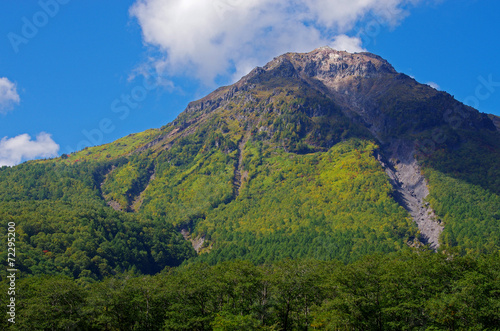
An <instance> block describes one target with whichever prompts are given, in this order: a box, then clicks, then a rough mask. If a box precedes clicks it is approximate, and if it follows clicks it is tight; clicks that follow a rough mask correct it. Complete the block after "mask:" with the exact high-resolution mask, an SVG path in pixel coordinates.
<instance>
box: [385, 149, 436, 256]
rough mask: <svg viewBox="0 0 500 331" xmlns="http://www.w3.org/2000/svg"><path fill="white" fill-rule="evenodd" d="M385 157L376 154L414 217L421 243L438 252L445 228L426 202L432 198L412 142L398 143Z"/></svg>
mask: <svg viewBox="0 0 500 331" xmlns="http://www.w3.org/2000/svg"><path fill="white" fill-rule="evenodd" d="M384 154H385V155H387V156H388V157H389V158H388V159H387V158H386V157H384V156H383V155H381V154H376V156H377V159H378V160H379V162H380V164H381V165H382V166H383V168H384V170H385V172H386V173H387V176H388V177H389V181H390V183H391V185H392V187H393V189H394V199H395V200H396V201H397V202H398V203H399V204H400V205H401V206H403V208H405V209H406V210H407V211H408V213H410V215H411V217H412V219H413V220H414V221H415V223H416V224H417V226H418V229H419V231H420V238H419V239H420V241H421V242H422V243H423V244H429V246H430V248H432V249H434V250H437V248H438V247H439V236H440V235H441V232H442V231H443V228H444V227H443V225H442V224H441V222H440V221H439V220H438V218H437V216H436V214H435V213H434V211H433V210H432V208H431V207H430V205H429V203H428V202H426V201H425V199H426V198H427V196H428V195H429V189H428V187H427V181H426V179H425V177H424V176H423V175H422V173H421V169H420V167H419V165H418V163H417V160H416V158H415V149H414V146H413V144H412V143H411V142H408V141H402V140H395V141H393V142H392V143H391V144H389V146H387V147H386V148H385V151H384Z"/></svg>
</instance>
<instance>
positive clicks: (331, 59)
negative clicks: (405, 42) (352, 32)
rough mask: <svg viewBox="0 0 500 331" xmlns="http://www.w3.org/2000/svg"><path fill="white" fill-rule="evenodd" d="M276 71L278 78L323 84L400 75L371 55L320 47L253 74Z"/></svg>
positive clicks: (290, 55) (286, 56)
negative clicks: (317, 81) (295, 77)
mask: <svg viewBox="0 0 500 331" xmlns="http://www.w3.org/2000/svg"><path fill="white" fill-rule="evenodd" d="M276 70H278V71H281V72H280V73H279V76H285V77H290V76H293V75H296V76H300V77H302V78H306V79H307V78H316V79H319V80H320V81H327V80H328V81H332V80H338V79H345V78H349V77H368V78H369V77H373V76H380V75H384V74H392V75H395V74H397V72H396V70H395V69H394V68H393V67H392V65H390V64H389V62H387V61H386V60H384V59H383V58H381V57H380V56H377V55H374V54H371V53H348V52H345V51H337V50H334V49H332V48H330V47H328V46H323V47H320V48H317V49H315V50H313V51H311V52H309V53H286V54H283V55H281V56H278V57H276V58H274V59H273V60H272V61H270V62H269V63H267V64H266V65H265V66H264V67H262V68H256V69H255V70H254V71H253V72H252V73H253V75H255V74H256V73H262V72H265V71H267V72H269V71H276ZM253 75H251V76H253ZM275 75H276V74H275ZM326 85H327V86H328V85H329V84H326Z"/></svg>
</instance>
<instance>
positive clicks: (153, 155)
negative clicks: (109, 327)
mask: <svg viewBox="0 0 500 331" xmlns="http://www.w3.org/2000/svg"><path fill="white" fill-rule="evenodd" d="M492 119H493V120H495V118H493V117H491V118H490V117H488V116H487V115H485V114H482V113H479V112H478V111H477V110H475V109H472V108H470V107H467V106H465V105H463V104H461V103H460V102H458V101H457V100H455V99H454V98H453V97H452V96H450V95H449V94H447V93H445V92H439V91H437V90H435V89H433V88H431V87H430V86H427V85H422V84H419V83H418V82H416V81H415V80H414V79H412V78H410V77H408V76H406V75H404V74H401V73H398V72H396V71H395V70H394V68H393V67H392V66H391V65H390V64H389V63H388V62H387V61H385V60H383V59H382V58H380V57H378V56H376V55H373V54H369V53H360V54H349V53H346V52H338V51H334V50H332V49H329V48H320V49H317V50H315V51H313V52H310V53H306V54H297V53H288V54H285V55H282V56H280V57H277V58H275V59H274V60H273V61H271V62H270V63H268V64H267V65H266V66H264V67H263V68H256V69H254V70H253V71H252V72H251V73H250V74H248V75H247V76H245V77H243V78H242V79H241V80H240V81H239V82H237V83H236V84H234V85H231V86H226V87H221V88H219V89H217V90H216V91H214V92H213V93H211V94H209V95H208V96H206V97H205V98H203V99H200V100H198V101H195V102H192V103H191V104H189V105H188V107H187V109H186V110H185V111H184V112H183V113H181V114H180V115H179V116H178V118H177V119H176V120H175V121H173V122H172V123H169V124H167V125H165V126H164V127H162V128H160V129H152V130H148V131H145V132H143V133H139V134H134V135H130V136H127V137H124V138H122V139H120V140H117V141H116V142H113V143H110V144H107V145H103V146H96V147H92V148H86V149H84V150H82V151H79V152H77V153H73V154H71V155H68V156H67V155H64V156H62V157H61V158H58V159H53V160H39V161H31V162H27V163H24V164H22V165H20V166H17V167H14V168H6V167H4V168H2V169H0V185H1V188H2V189H1V190H0V217H1V218H2V219H4V220H12V221H15V222H16V224H17V231H18V238H17V240H18V244H19V251H20V254H19V257H18V259H19V264H20V266H19V267H20V269H21V270H22V271H23V272H24V273H27V274H61V273H62V274H65V275H68V276H70V277H74V278H79V279H82V280H88V281H91V280H92V279H94V280H95V279H102V278H103V277H106V276H108V275H114V274H119V273H120V272H122V271H126V270H133V271H137V272H140V273H146V274H154V273H156V272H158V271H160V270H161V269H163V268H164V267H165V266H176V265H179V264H180V263H182V262H183V261H186V260H189V259H191V260H190V261H192V260H193V259H194V260H202V261H206V262H209V263H210V264H215V263H217V262H220V261H224V260H231V259H235V258H243V259H250V260H251V261H253V262H255V263H257V264H261V263H266V262H273V261H278V260H281V259H283V258H286V257H290V258H298V257H314V258H317V259H339V260H341V261H344V262H350V261H354V260H358V259H359V258H361V257H362V256H363V255H366V254H368V253H374V252H383V253H388V252H394V251H399V250H401V249H403V248H404V247H407V246H419V245H421V244H427V243H428V244H430V246H431V247H432V248H433V249H438V247H439V249H441V250H450V249H452V248H453V247H457V248H454V249H455V250H458V251H459V252H460V253H462V254H467V253H469V254H477V253H481V252H494V251H498V249H499V247H500V227H499V222H500V210H499V206H500V189H499V188H500V173H499V172H500V170H499V169H500V167H499V165H500V133H499V131H498V130H497V128H496V126H495V124H494V122H493V121H492ZM1 231H3V233H4V234H5V231H6V229H2V230H1ZM441 231H442V233H441ZM181 232H182V233H183V234H184V237H185V238H187V239H190V240H191V241H193V242H194V243H196V248H197V251H198V254H197V253H196V252H195V250H194V249H193V247H192V246H191V242H189V241H186V240H185V239H184V238H183V236H182V235H181ZM440 233H441V234H440ZM1 237H2V240H5V238H6V236H5V235H2V236H1ZM2 247H7V246H6V245H5V243H4V245H2ZM2 254H3V255H5V254H6V252H3V253H2ZM5 260H6V259H3V260H2V261H5Z"/></svg>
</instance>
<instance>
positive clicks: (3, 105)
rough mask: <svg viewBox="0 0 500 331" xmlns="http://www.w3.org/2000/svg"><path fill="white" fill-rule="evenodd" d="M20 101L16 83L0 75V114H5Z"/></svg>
mask: <svg viewBox="0 0 500 331" xmlns="http://www.w3.org/2000/svg"><path fill="white" fill-rule="evenodd" d="M20 101H21V98H19V94H17V88H16V84H14V83H13V82H11V81H10V80H9V79H7V78H6V77H0V114H6V113H7V112H9V111H10V110H12V109H13V108H14V105H16V104H19V102H20Z"/></svg>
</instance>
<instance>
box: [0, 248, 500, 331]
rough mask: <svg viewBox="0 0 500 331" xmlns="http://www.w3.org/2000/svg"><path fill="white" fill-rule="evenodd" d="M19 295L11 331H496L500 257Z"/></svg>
mask: <svg viewBox="0 0 500 331" xmlns="http://www.w3.org/2000/svg"><path fill="white" fill-rule="evenodd" d="M2 287H3V288H2V292H4V291H6V285H5V283H4V282H3V283H2ZM17 291H18V293H19V294H18V295H17V302H18V305H17V313H16V315H17V317H16V324H15V325H12V326H11V328H10V329H12V330H74V329H78V330H306V329H317V330H498V328H499V325H500V256H499V255H498V254H494V255H488V256H482V257H480V258H472V257H469V256H466V257H461V256H460V255H459V254H455V253H452V252H448V253H447V254H436V253H431V252H428V251H424V250H410V249H406V250H404V251H401V252H399V253H392V254H389V255H387V254H386V255H369V256H365V257H363V258H362V259H360V260H358V261H357V262H354V263H351V264H347V265H345V264H343V263H341V262H339V261H337V260H330V261H320V260H316V259H294V260H291V259H284V260H282V261H280V262H276V263H273V264H264V265H260V266H255V265H254V264H252V263H250V262H248V261H241V260H234V261H229V262H223V263H220V264H217V265H216V266H209V265H208V264H206V263H192V264H188V265H186V266H182V267H178V268H172V269H170V268H166V269H165V270H163V271H162V272H161V273H158V274H156V275H153V276H151V275H138V274H136V273H133V272H127V273H123V274H120V275H119V276H116V277H111V278H106V279H105V280H103V281H101V282H96V283H90V284H82V283H79V282H77V281H75V280H74V279H73V278H70V277H67V276H62V275H59V276H50V275H43V276H34V277H30V278H25V279H23V280H22V281H19V282H18V285H17ZM2 305H3V306H5V305H6V298H5V296H2ZM0 323H2V328H5V329H7V327H8V325H7V322H6V321H5V319H2V320H1V321H0Z"/></svg>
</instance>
